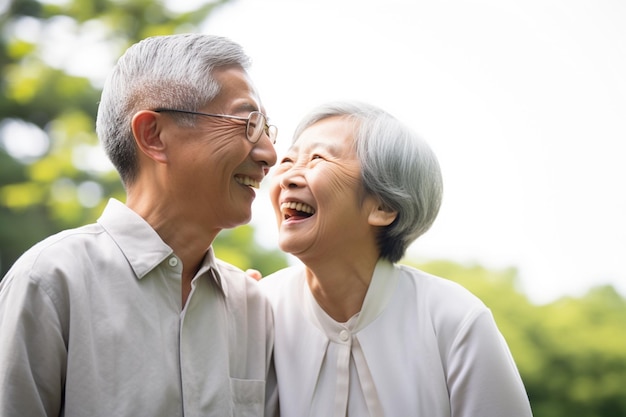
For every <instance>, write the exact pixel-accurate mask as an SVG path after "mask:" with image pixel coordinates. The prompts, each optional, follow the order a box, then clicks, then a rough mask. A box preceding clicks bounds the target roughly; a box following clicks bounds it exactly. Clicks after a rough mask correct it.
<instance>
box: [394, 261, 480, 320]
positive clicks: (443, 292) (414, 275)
mask: <svg viewBox="0 0 626 417" xmlns="http://www.w3.org/2000/svg"><path fill="white" fill-rule="evenodd" d="M396 267H397V268H398V269H399V272H400V290H401V291H403V292H404V293H407V294H408V293H411V294H414V296H415V297H416V298H417V304H418V305H421V306H423V307H424V308H425V309H426V310H427V311H428V315H429V316H430V317H431V318H432V319H433V320H434V321H436V322H440V323H441V322H453V323H455V322H459V321H464V320H467V319H470V318H475V317H476V316H477V315H480V314H482V313H484V312H488V311H489V309H488V308H487V306H486V305H485V304H484V303H483V301H482V300H481V299H480V298H478V297H477V296H476V295H474V294H473V293H472V292H471V291H469V290H468V289H467V288H465V287H464V286H462V285H461V284H459V283H457V282H454V281H452V280H450V279H447V278H443V277H439V276H436V275H432V274H429V273H427V272H424V271H422V270H419V269H416V268H413V267H410V266H406V265H397V266H396Z"/></svg>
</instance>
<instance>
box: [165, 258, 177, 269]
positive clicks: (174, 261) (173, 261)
mask: <svg viewBox="0 0 626 417" xmlns="http://www.w3.org/2000/svg"><path fill="white" fill-rule="evenodd" d="M167 262H168V263H169V264H170V266H172V267H174V266H176V265H178V259H176V258H175V257H171V258H170V259H169V261H167Z"/></svg>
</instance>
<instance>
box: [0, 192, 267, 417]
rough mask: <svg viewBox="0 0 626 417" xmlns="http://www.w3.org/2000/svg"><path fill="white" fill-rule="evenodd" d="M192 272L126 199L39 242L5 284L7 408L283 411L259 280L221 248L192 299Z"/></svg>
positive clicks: (91, 412) (0, 354) (1, 392)
mask: <svg viewBox="0 0 626 417" xmlns="http://www.w3.org/2000/svg"><path fill="white" fill-rule="evenodd" d="M181 272H182V265H181V262H180V259H179V258H177V257H176V255H175V254H174V253H173V251H172V249H171V248H170V247H169V246H167V245H166V244H165V243H164V242H163V241H162V240H161V239H160V237H159V236H158V235H157V233H156V232H155V231H154V230H153V229H152V228H151V227H150V226H149V225H148V224H147V223H146V222H145V221H144V220H143V219H142V218H141V217H139V216H138V215H137V214H136V213H134V212H133V211H131V210H130V209H129V208H127V207H126V206H125V205H124V204H122V203H120V202H119V201H116V200H111V201H110V202H109V204H108V205H107V207H106V209H105V211H104V213H103V215H102V217H101V218H100V219H99V220H98V222H97V223H96V224H92V225H88V226H85V227H81V228H78V229H74V230H71V231H66V232H62V233H60V234H58V235H55V236H52V237H50V238H48V239H46V240H44V241H42V242H41V243H39V244H37V245H36V246H34V247H33V248H32V249H31V250H29V251H28V252H27V253H26V254H25V255H24V256H23V257H22V258H21V259H20V260H18V261H17V262H16V264H15V265H14V267H13V268H12V269H11V270H10V271H9V273H8V274H7V275H6V277H5V278H4V279H3V280H2V281H1V282H0V340H1V341H2V342H1V343H0V415H2V416H3V417H12V416H29V417H36V416H67V417H70V416H71V417H74V416H75V417H79V416H81V417H83V416H90V417H95V416H103V417H104V416H106V417H110V416H133V417H137V416H149V417H159V416H162V417H176V416H186V417H190V416H198V417H200V416H203V417H206V416H216V417H218V416H219V417H224V416H262V415H263V414H264V411H267V414H268V415H271V414H273V412H274V407H275V406H276V397H275V385H274V384H275V383H274V382H273V381H274V376H273V368H272V366H271V351H272V340H273V326H272V315H271V310H270V307H269V304H268V303H267V301H266V299H265V297H263V296H262V294H261V293H260V292H259V289H258V288H257V286H258V284H257V283H256V282H254V281H253V280H251V279H249V278H247V277H246V276H245V274H244V273H243V272H242V271H240V270H239V269H237V268H235V267H233V266H230V265H228V264H226V263H224V262H221V261H219V260H216V259H215V258H214V256H213V252H212V250H211V249H209V251H208V252H207V255H206V257H205V259H204V262H203V264H202V266H201V268H200V270H199V271H198V273H197V275H196V276H195V277H194V279H193V281H192V290H191V294H190V295H189V298H188V301H187V304H186V306H185V308H184V309H181ZM268 378H269V380H268ZM266 394H267V395H268V396H269V397H271V400H270V401H269V402H268V404H266ZM266 405H267V409H266Z"/></svg>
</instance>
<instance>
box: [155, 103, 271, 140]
mask: <svg viewBox="0 0 626 417" xmlns="http://www.w3.org/2000/svg"><path fill="white" fill-rule="evenodd" d="M154 111H155V112H157V113H166V112H167V113H184V114H193V115H195V116H208V117H219V118H222V119H234V120H245V121H246V138H247V139H248V141H250V142H251V143H257V142H258V141H259V139H260V138H261V135H262V134H263V133H265V134H266V135H267V137H269V138H270V142H272V144H275V143H276V136H278V128H277V127H276V126H274V125H270V124H267V116H265V115H264V114H263V113H261V112H260V111H253V112H251V113H250V114H249V115H248V117H239V116H230V115H227V114H211V113H200V112H195V111H187V110H176V109H156V110H154Z"/></svg>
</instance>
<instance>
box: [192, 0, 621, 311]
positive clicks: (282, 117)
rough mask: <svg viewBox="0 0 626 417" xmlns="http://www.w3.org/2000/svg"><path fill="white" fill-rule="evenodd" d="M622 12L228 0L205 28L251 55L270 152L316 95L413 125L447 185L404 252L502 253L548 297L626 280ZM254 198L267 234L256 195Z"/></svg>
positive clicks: (463, 256)
mask: <svg viewBox="0 0 626 417" xmlns="http://www.w3.org/2000/svg"><path fill="white" fill-rule="evenodd" d="M624 22H626V3H625V2H623V1H621V0H596V1H593V2H591V1H581V0H573V1H570V0H554V1H551V0H524V1H511V0H482V1H463V0H448V1H436V2H435V1H425V0H419V1H418V0H391V1H381V0H376V1H371V0H307V1H304V0H263V1H259V0H236V1H233V2H232V3H231V4H227V5H226V6H223V7H221V8H220V9H218V10H217V11H216V12H215V13H214V14H213V15H212V16H211V18H210V19H209V20H208V22H207V24H206V25H205V26H204V28H203V31H204V32H206V33H214V34H220V35H224V36H228V37H230V38H232V39H234V40H236V41H238V42H240V43H241V44H242V45H243V46H244V48H245V49H246V51H247V52H248V54H249V55H250V56H251V57H252V58H253V60H254V65H253V68H252V71H251V73H252V76H253V78H254V80H255V82H256V84H257V87H258V88H259V90H260V92H261V96H262V98H263V100H264V104H265V106H266V107H267V110H268V113H269V114H270V117H271V118H272V121H273V122H274V123H275V124H276V125H278V126H279V142H280V143H279V146H278V152H279V156H280V154H281V153H282V152H284V150H285V149H286V146H287V144H288V142H289V141H290V138H291V133H292V132H293V129H294V127H295V125H296V123H297V121H298V120H299V119H300V118H301V117H302V116H303V115H304V113H305V112H307V111H308V110H309V109H311V108H312V107H313V106H315V105H317V104H319V103H321V102H323V101H327V100H334V99H347V98H354V99H359V100H364V101H368V102H371V103H372V104H376V105H378V106H380V107H382V108H384V109H386V110H388V111H389V112H391V113H392V114H394V115H396V116H397V117H398V118H399V119H401V120H403V121H404V122H406V123H407V124H409V125H411V126H412V127H413V128H414V129H415V130H417V131H418V132H419V133H420V134H421V135H422V136H423V137H424V138H425V139H426V140H427V141H428V142H429V143H430V144H431V146H432V147H433V148H434V149H435V152H436V153H437V154H438V156H439V159H440V163H441V165H442V169H443V174H444V184H445V195H444V203H443V207H442V210H441V213H440V216H439V218H438V219H437V221H436V222H435V225H434V226H433V228H432V229H431V230H430V231H429V232H428V233H427V234H426V235H425V236H423V237H422V238H420V239H419V240H418V241H417V242H416V243H415V244H414V245H413V246H412V247H411V249H410V255H411V257H414V258H417V259H431V258H444V259H450V260H455V261H459V262H478V263H481V264H483V265H485V266H487V267H494V268H499V267H509V266H514V267H517V268H518V269H519V270H520V276H521V279H522V281H521V285H522V290H523V291H524V292H525V293H526V294H528V295H529V296H530V297H531V299H533V300H534V301H537V302H548V301H551V300H553V299H555V298H557V297H560V296H563V295H581V294H583V293H584V292H585V291H586V290H587V289H588V288H589V287H591V286H595V285H600V284H604V283H611V284H613V285H615V286H616V287H617V288H618V289H619V290H620V291H621V292H622V293H623V294H626V269H625V268H623V266H622V263H623V261H624V258H625V254H626V215H625V214H626V194H625V191H624V190H625V187H624V185H625V183H626V163H624V161H623V160H624V156H626V155H625V154H626V151H624V147H623V143H624V141H625V140H626V24H624ZM265 186H267V184H265ZM255 210H256V212H255V216H254V219H253V224H254V225H255V226H256V227H257V229H258V236H259V237H260V238H261V239H262V240H263V242H264V243H265V244H266V245H268V246H274V245H275V242H276V230H275V224H274V217H273V214H271V207H270V204H269V201H268V199H267V196H266V194H264V193H263V194H261V195H260V196H259V198H257V201H256V202H255Z"/></svg>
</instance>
